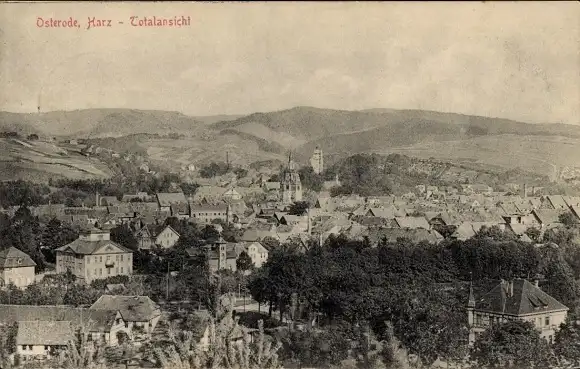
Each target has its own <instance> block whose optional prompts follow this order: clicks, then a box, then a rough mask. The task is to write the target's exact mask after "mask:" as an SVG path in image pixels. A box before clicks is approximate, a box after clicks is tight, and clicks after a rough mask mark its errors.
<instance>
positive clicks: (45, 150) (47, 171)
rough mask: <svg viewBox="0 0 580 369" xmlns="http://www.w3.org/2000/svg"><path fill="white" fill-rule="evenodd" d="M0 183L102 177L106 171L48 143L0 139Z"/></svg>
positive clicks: (106, 175)
mask: <svg viewBox="0 0 580 369" xmlns="http://www.w3.org/2000/svg"><path fill="white" fill-rule="evenodd" d="M0 173H2V176H1V178H0V179H2V180H16V179H25V180H31V181H34V182H40V181H47V180H48V179H49V178H63V177H66V178H73V179H87V178H106V177H109V176H110V175H111V171H110V170H109V168H108V167H107V166H106V165H104V164H103V163H101V162H99V161H98V160H94V159H88V158H86V157H85V156H82V155H80V154H79V153H77V152H74V151H69V150H67V148H64V147H62V146H59V145H57V144H55V143H51V142H42V141H26V140H20V139H4V138H0Z"/></svg>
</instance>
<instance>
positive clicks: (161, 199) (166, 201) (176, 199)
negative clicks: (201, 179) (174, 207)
mask: <svg viewBox="0 0 580 369" xmlns="http://www.w3.org/2000/svg"><path fill="white" fill-rule="evenodd" d="M156 196H157V202H158V203H159V206H170V205H171V204H179V203H187V199H186V198H185V194H184V193H183V192H175V193H169V192H160V193H157V194H156Z"/></svg>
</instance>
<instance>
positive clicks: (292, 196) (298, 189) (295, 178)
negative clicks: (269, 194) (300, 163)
mask: <svg viewBox="0 0 580 369" xmlns="http://www.w3.org/2000/svg"><path fill="white" fill-rule="evenodd" d="M280 187H281V191H282V202H283V203H285V204H291V203H293V202H296V201H302V183H301V182H300V174H298V171H297V170H296V164H295V163H294V161H292V154H290V155H289V157H288V166H287V167H286V169H285V170H284V172H283V174H282V180H281V181H280Z"/></svg>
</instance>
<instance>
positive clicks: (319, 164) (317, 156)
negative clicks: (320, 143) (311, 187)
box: [310, 147, 324, 174]
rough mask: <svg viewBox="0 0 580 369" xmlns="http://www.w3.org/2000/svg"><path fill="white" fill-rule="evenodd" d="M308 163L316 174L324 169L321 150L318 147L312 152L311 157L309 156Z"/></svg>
mask: <svg viewBox="0 0 580 369" xmlns="http://www.w3.org/2000/svg"><path fill="white" fill-rule="evenodd" d="M310 165H311V166H312V170H314V173H316V174H320V173H322V171H323V170H324V162H323V155H322V150H320V149H319V148H318V147H316V150H314V154H312V157H311V158H310Z"/></svg>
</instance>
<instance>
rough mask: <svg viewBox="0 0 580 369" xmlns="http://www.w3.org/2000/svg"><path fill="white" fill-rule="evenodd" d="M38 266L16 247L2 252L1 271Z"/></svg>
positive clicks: (0, 253) (0, 256)
mask: <svg viewBox="0 0 580 369" xmlns="http://www.w3.org/2000/svg"><path fill="white" fill-rule="evenodd" d="M33 266H36V263H35V262H34V260H32V259H31V258H30V256H28V255H27V254H25V253H24V252H22V251H20V250H18V249H17V248H16V247H13V246H11V247H9V248H7V249H5V250H2V251H0V269H2V268H19V267H20V268H21V267H33Z"/></svg>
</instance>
